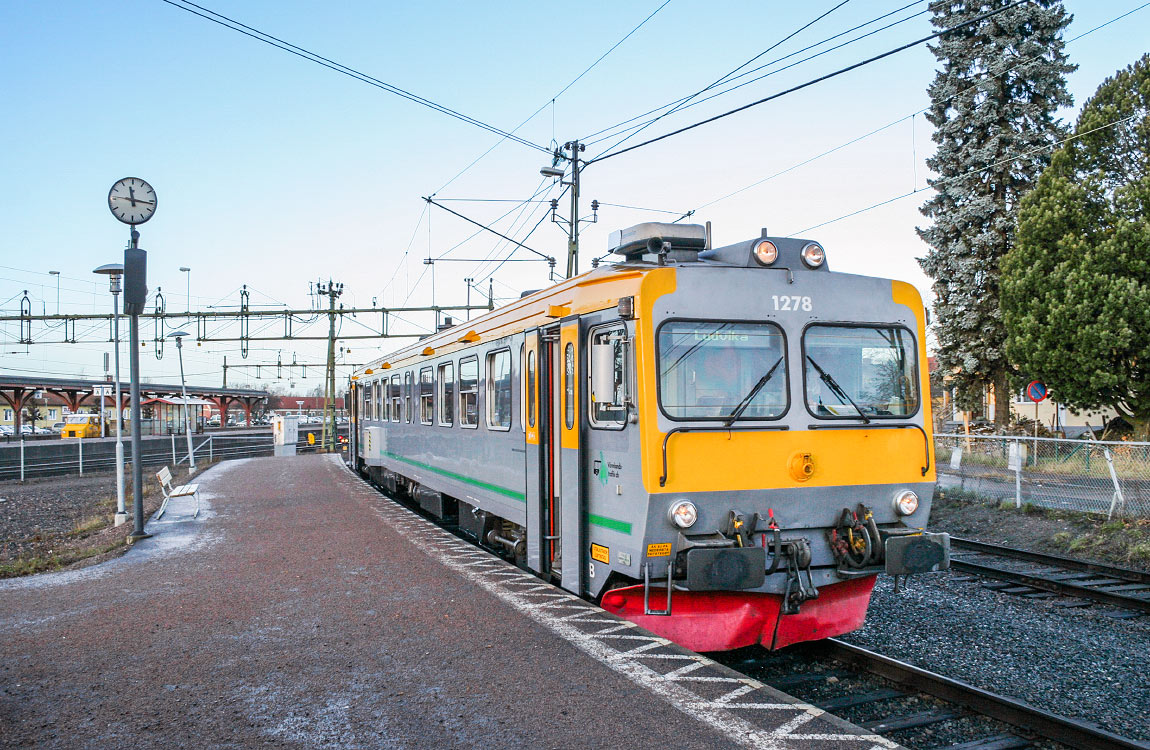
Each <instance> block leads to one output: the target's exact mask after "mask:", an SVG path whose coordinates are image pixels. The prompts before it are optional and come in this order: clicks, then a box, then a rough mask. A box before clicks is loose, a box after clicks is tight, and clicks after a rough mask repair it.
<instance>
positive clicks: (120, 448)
mask: <svg viewBox="0 0 1150 750" xmlns="http://www.w3.org/2000/svg"><path fill="white" fill-rule="evenodd" d="M92 273H99V274H103V275H105V276H107V277H108V285H109V287H110V291H111V292H112V338H113V340H114V342H115V344H114V346H115V349H116V354H115V357H116V517H115V524H116V525H117V526H119V525H120V524H122V523H124V522H125V521H127V520H128V512H127V510H126V509H125V507H124V401H123V399H122V398H121V397H120V278H121V277H122V276H123V275H124V266H123V264H121V263H108V264H105V265H103V266H100V267H99V268H97V269H96V270H95V271H93V272H92Z"/></svg>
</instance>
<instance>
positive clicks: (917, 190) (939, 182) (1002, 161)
mask: <svg viewBox="0 0 1150 750" xmlns="http://www.w3.org/2000/svg"><path fill="white" fill-rule="evenodd" d="M1141 116H1142V115H1141V114H1140V113H1139V114H1133V115H1130V116H1129V117H1123V118H1122V119H1121V120H1115V121H1114V122H1110V123H1107V124H1105V125H1099V126H1098V127H1096V128H1092V129H1091V130H1087V131H1086V132H1085V133H1076V134H1075V135H1071V136H1069V137H1067V138H1063V139H1062V140H1060V141H1054V142H1052V143H1048V144H1044V145H1042V146H1037V147H1035V148H1032V149H1029V150H1027V151H1023V152H1022V153H1020V154H1015V155H1013V156H1009V157H1007V158H1005V159H999V160H998V161H995V162H991V163H989V164H985V165H983V166H980V167H976V168H975V169H970V170H967V171H966V172H963V173H961V174H956V175H951V176H950V177H943V178H940V179H937V180H934V181H933V182H931V184H929V185H926V186H924V187H920V188H915V189H914V190H911V191H910V192H907V193H903V194H902V195H896V196H894V197H893V198H887V199H886V200H884V201H879V202H878V203H875V204H874V205H871V206H867V207H866V208H860V209H859V210H857V211H851V212H850V213H849V214H843V215H842V216H839V217H837V218H834V219H830V220H828V221H824V222H822V223H819V224H814V225H812V226H809V227H805V228H803V229H800V230H799V231H797V232H791V233H788V236H798V235H801V234H803V233H804V232H809V231H811V230H812V229H819V228H820V227H825V226H827V225H828V224H834V223H836V222H839V221H842V220H844V219H849V218H851V217H854V216H858V215H859V214H865V213H866V212H868V211H873V210H874V209H876V208H881V207H883V206H885V205H888V204H890V203H894V202H895V201H900V200H902V199H903V198H909V197H910V196H912V195H917V194H918V193H921V192H923V191H925V190H931V189H934V188H937V187H938V186H939V185H943V184H946V183H948V182H953V181H954V180H958V179H961V178H963V177H969V176H970V175H972V174H977V173H979V172H982V171H984V170H987V169H993V168H994V167H998V166H1002V165H1003V164H1009V163H1010V162H1013V161H1017V160H1018V159H1023V158H1025V157H1027V156H1030V155H1032V154H1037V153H1039V152H1041V151H1046V150H1047V149H1050V150H1054V149H1055V148H1057V147H1058V146H1061V145H1062V144H1064V143H1068V142H1070V141H1073V140H1074V139H1076V138H1082V137H1083V136H1087V135H1090V134H1091V133H1097V132H1098V131H1100V130H1107V129H1108V128H1112V127H1115V126H1117V125H1121V124H1123V123H1126V122H1129V121H1130V120H1133V119H1135V118H1138V117H1141Z"/></svg>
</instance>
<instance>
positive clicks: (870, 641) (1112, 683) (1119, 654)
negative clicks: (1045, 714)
mask: <svg viewBox="0 0 1150 750" xmlns="http://www.w3.org/2000/svg"><path fill="white" fill-rule="evenodd" d="M960 578H961V576H959V575H956V574H952V573H941V574H931V575H923V576H916V577H914V578H911V580H910V584H909V587H906V586H904V587H903V588H902V590H901V591H900V592H899V593H897V594H896V593H895V592H894V586H893V581H892V579H891V578H890V577H888V576H881V577H880V578H879V583H878V585H877V586H876V587H875V591H874V597H873V599H872V602H871V608H870V611H869V612H868V614H867V621H866V624H865V625H864V626H863V628H862V629H861V630H858V631H856V632H854V633H852V634H850V635H847V636H844V637H843V640H845V641H847V642H849V643H854V644H856V645H859V646H862V647H864V648H868V649H871V650H873V651H877V652H879V653H881V654H884V655H886V656H889V657H892V658H895V659H899V660H902V661H906V662H909V663H911V664H914V665H915V666H918V667H921V668H923V669H927V670H930V671H932V672H937V673H939V674H942V675H945V676H947V677H952V678H955V679H959V680H963V681H966V682H969V683H971V684H973V685H976V686H977V687H980V688H983V689H986V690H992V691H994V692H997V693H1000V694H1003V695H1006V696H1009V697H1012V698H1017V699H1019V700H1022V701H1025V702H1026V703H1029V704H1031V705H1034V706H1039V707H1042V708H1046V709H1048V710H1051V711H1054V712H1056V713H1059V714H1062V715H1064V716H1069V717H1072V718H1075V719H1080V720H1083V721H1088V722H1094V723H1096V724H1097V725H1098V726H1100V727H1102V728H1104V729H1107V730H1109V731H1111V732H1114V733H1116V734H1120V735H1123V736H1126V737H1130V738H1134V739H1141V740H1147V739H1150V718H1148V715H1147V706H1150V676H1148V675H1147V667H1148V662H1147V655H1150V617H1139V618H1134V619H1122V618H1117V617H1111V616H1108V614H1107V613H1111V614H1114V613H1115V610H1113V609H1110V608H1107V607H1104V606H1101V605H1093V606H1090V607H1086V608H1080V609H1078V608H1068V607H1060V606H1057V604H1056V602H1058V601H1060V600H1058V599H1048V600H1034V599H1023V598H1020V597H1017V596H1011V595H1008V594H1000V593H997V592H994V591H991V590H988V589H985V588H983V587H982V586H981V585H980V583H979V581H962V580H959V579H960ZM1062 601H1064V600H1062Z"/></svg>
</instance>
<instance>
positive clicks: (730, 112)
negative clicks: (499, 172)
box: [587, 0, 1031, 165]
mask: <svg viewBox="0 0 1150 750" xmlns="http://www.w3.org/2000/svg"><path fill="white" fill-rule="evenodd" d="M1028 2H1031V0H1017V1H1016V2H1013V3H1011V4H1010V5H1005V6H1003V7H1001V8H997V9H995V10H992V11H989V12H987V13H982V14H980V15H978V16H976V17H974V18H972V19H970V20H968V21H964V22H962V23H960V24H957V25H955V26H952V27H950V28H949V29H942V30H941V31H936V32H935V33H933V34H929V35H927V36H924V37H922V38H920V39H916V40H914V41H912V42H908V43H906V44H903V45H900V46H898V47H895V48H894V49H890V50H887V51H886V52H882V53H880V54H878V55H874V56H872V57H868V58H867V59H865V60H860V61H859V62H857V63H853V64H851V65H847V66H846V67H843V68H839V69H838V70H834V71H831V72H830V73H827V74H825V75H821V76H818V77H817V78H812V79H810V80H808V81H805V82H803V83H800V84H798V85H796V86H792V87H790V88H788V89H784V90H783V91H779V92H776V93H774V94H771V95H770V96H766V97H763V98H762V99H757V100H755V101H753V102H750V103H748V104H744V105H743V106H741V107H736V108H734V109H732V110H728V111H726V112H721V113H719V114H717V115H714V116H713V117H708V118H706V119H705V120H700V121H698V122H695V123H692V124H690V125H686V126H684V127H681V128H678V129H676V130H672V131H671V132H669V133H664V134H663V135H660V136H656V137H655V138H650V139H648V140H645V141H642V142H640V143H636V144H634V145H632V146H628V147H626V148H624V149H620V150H618V151H614V152H611V153H603V154H600V155H599V156H596V157H595V158H594V159H591V160H590V161H588V162H587V165H591V164H594V163H596V162H599V161H604V160H606V159H610V158H612V157H615V156H619V155H621V154H626V153H629V152H631V151H634V150H636V149H639V148H643V147H644V146H650V145H651V144H653V143H658V142H659V141H663V140H666V139H667V138H670V137H672V136H676V135H680V134H681V133H685V132H687V131H688V130H694V129H695V128H698V127H702V126H703V125H708V124H710V123H712V122H715V121H717V120H721V119H723V118H726V117H730V116H731V115H734V114H737V113H739V112H744V111H746V110H748V109H751V108H752V107H757V106H759V105H760V104H766V103H767V102H770V101H774V100H775V99H780V98H782V97H784V96H786V95H788V94H793V93H795V92H796V91H801V90H803V89H806V88H809V87H811V86H814V85H815V84H818V83H822V82H823V81H827V80H830V79H831V78H835V77H837V76H840V75H843V74H844V73H849V72H850V71H852V70H857V69H859V68H861V67H863V66H866V65H870V64H871V63H875V62H878V61H879V60H883V59H885V58H887V57H890V56H891V55H895V54H897V53H899V52H903V51H905V50H908V49H910V48H912V47H916V46H918V45H920V44H924V43H926V42H928V41H930V40H932V39H937V38H938V37H940V36H943V35H945V34H953V33H954V32H956V31H958V30H959V29H963V28H965V27H967V26H971V25H974V24H976V23H980V22H981V21H985V20H986V19H987V18H991V17H992V16H996V15H998V14H999V13H1003V12H1005V11H1008V10H1011V9H1013V8H1017V7H1018V6H1020V5H1024V4H1026V3H1028Z"/></svg>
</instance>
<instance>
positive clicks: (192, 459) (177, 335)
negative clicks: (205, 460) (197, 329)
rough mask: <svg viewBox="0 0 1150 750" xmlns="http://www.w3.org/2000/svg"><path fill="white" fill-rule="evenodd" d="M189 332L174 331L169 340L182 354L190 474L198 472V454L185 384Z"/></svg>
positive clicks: (181, 390) (181, 377) (185, 426)
mask: <svg viewBox="0 0 1150 750" xmlns="http://www.w3.org/2000/svg"><path fill="white" fill-rule="evenodd" d="M187 335H188V332H187V331H174V332H172V333H169V334H168V338H170V339H175V340H176V351H177V352H179V353H180V394H181V395H182V396H183V397H184V432H185V433H186V434H187V436H188V474H191V473H192V472H193V471H195V470H196V454H195V453H194V452H193V451H192V417H191V407H190V406H189V404H188V386H187V384H186V383H185V382H184V336H187Z"/></svg>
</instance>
